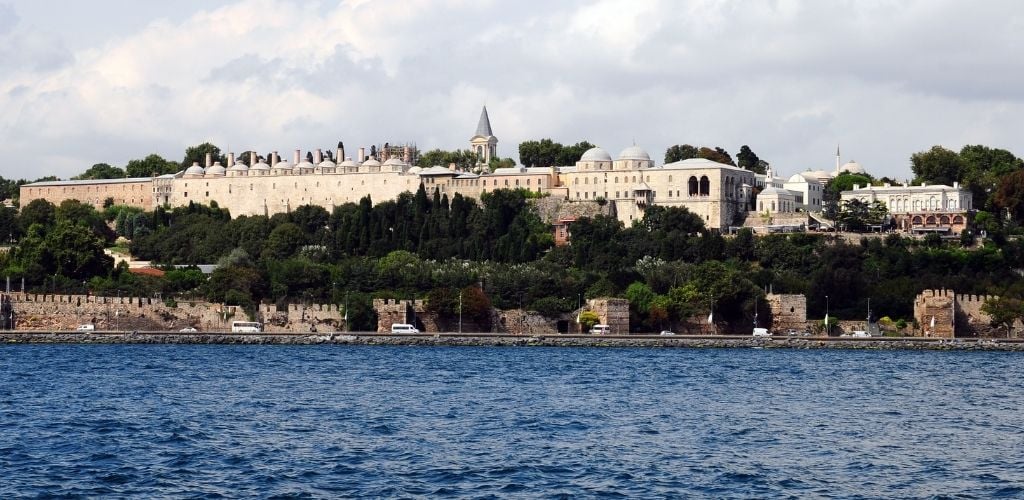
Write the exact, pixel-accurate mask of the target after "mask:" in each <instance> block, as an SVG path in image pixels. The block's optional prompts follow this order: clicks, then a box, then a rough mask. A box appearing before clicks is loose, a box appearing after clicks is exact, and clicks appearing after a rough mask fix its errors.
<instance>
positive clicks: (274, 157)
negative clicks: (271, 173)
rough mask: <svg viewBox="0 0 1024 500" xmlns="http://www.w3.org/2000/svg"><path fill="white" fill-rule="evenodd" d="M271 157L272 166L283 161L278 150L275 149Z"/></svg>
mask: <svg viewBox="0 0 1024 500" xmlns="http://www.w3.org/2000/svg"><path fill="white" fill-rule="evenodd" d="M270 157H271V158H270V159H271V162H270V166H271V167H273V166H274V165H277V163H278V162H280V161H281V156H280V155H278V154H277V151H274V152H273V153H270Z"/></svg>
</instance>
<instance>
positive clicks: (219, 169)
mask: <svg viewBox="0 0 1024 500" xmlns="http://www.w3.org/2000/svg"><path fill="white" fill-rule="evenodd" d="M225 171H227V169H226V168H224V166H223V165H221V164H220V162H217V163H214V164H213V166H211V167H210V168H208V169H206V175H224V172H225Z"/></svg>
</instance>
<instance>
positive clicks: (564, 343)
mask: <svg viewBox="0 0 1024 500" xmlns="http://www.w3.org/2000/svg"><path fill="white" fill-rule="evenodd" d="M0 343H3V344H22V343H25V344H241V345H244V344H253V345H264V344H270V345H274V344H279V345H315V344H338V345H408V346H509V347H529V346H537V347H658V348H672V347H675V348H766V349H779V348H781V349H905V350H997V351H1022V352H1024V339H975V338H964V339H940V338H922V337H868V338H853V337H789V336H775V337H769V338H765V337H761V338H755V337H747V336H737V335H672V336H662V335H508V334H492V333H462V334H459V333H421V334H415V335H392V334H387V333H374V332H349V333H340V332H337V333H229V332H201V333H182V332H157V331H147V332H142V331H135V332H131V331H102V332H89V333H83V332H68V331H62V332H61V331H54V332H48V331H8V332H2V333H0Z"/></svg>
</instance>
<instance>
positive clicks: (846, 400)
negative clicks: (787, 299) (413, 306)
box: [0, 345, 1024, 498]
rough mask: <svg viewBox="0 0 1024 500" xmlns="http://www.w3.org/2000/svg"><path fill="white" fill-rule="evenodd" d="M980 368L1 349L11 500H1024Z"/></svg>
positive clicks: (1007, 387) (1014, 456)
mask: <svg viewBox="0 0 1024 500" xmlns="http://www.w3.org/2000/svg"><path fill="white" fill-rule="evenodd" d="M1022 380H1024V358H1022V357H1021V355H1020V354H1012V353H988V352H903V351H882V352H866V351H850V350H811V351H801V350H769V349H763V350H758V349H707V350H696V349H694V350H691V349H655V348H652V349H617V348H615V349H613V348H487V347H457V348H445V347H363V346H358V347H357V346H288V347H285V346H204V345H187V346H182V345H174V346H167V345H13V346H0V497H2V498H11V497H52V496H59V497H203V498H217V497H227V498H232V497H270V496H278V497H295V498H304V497H438V496H444V497H483V498H488V497H498V498H505V497H528V498H537V497H542V498H545V497H675V496H684V497H708V498H724V497H728V498H765V497H815V498H858V497H871V498H875V497H891V498H915V497H979V498H992V497H1010V498H1019V497H1022V496H1024V432H1022V429H1024V418H1022V417H1024V414H1022V411H1021V410H1022V403H1024V385H1022Z"/></svg>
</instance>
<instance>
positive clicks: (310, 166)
mask: <svg viewBox="0 0 1024 500" xmlns="http://www.w3.org/2000/svg"><path fill="white" fill-rule="evenodd" d="M295 168H298V169H305V168H308V169H310V170H312V169H313V164H312V163H310V162H308V161H305V160H303V161H300V162H299V164H298V165H295Z"/></svg>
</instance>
